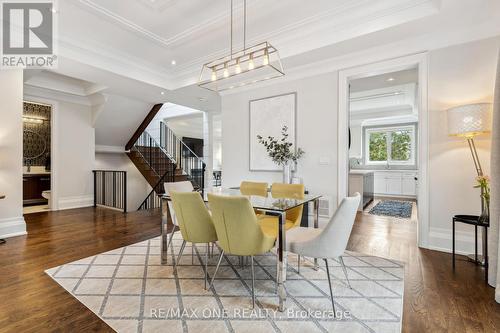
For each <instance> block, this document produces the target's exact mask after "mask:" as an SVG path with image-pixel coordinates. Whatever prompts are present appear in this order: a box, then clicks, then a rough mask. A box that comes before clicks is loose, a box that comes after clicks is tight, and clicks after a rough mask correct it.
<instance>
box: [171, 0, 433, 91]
mask: <svg viewBox="0 0 500 333" xmlns="http://www.w3.org/2000/svg"><path fill="white" fill-rule="evenodd" d="M369 3H372V1H368V0H358V1H353V2H349V3H347V4H344V5H341V6H337V7H335V8H332V9H331V10H329V11H326V12H322V13H320V14H317V15H314V16H311V17H308V18H305V19H303V20H301V21H297V22H294V23H292V24H289V25H287V26H284V27H282V28H281V29H279V30H275V31H272V32H269V33H267V34H262V35H260V36H257V37H255V38H252V39H250V40H249V41H248V42H247V45H251V44H254V43H257V42H258V41H264V40H272V41H273V42H272V44H273V45H274V46H278V48H279V49H280V56H281V58H282V60H283V59H284V58H286V57H290V56H294V55H297V54H300V53H304V52H307V51H308V50H312V49H317V48H320V47H323V46H327V45H331V44H334V43H338V42H341V41H344V40H348V39H351V38H355V37H359V36H360V32H359V27H360V26H368V27H377V28H371V30H370V31H368V32H366V31H364V32H363V34H366V33H370V32H375V31H377V30H383V29H386V28H389V27H391V26H394V25H397V24H402V23H405V22H409V21H412V20H415V19H418V18H422V17H424V16H428V15H431V14H436V13H437V12H438V11H439V7H438V6H437V0H417V1H415V0H404V1H398V2H395V3H394V6H392V7H390V8H384V9H383V10H378V11H375V12H371V11H369V10H368V7H367V6H368V4H369ZM353 12H355V13H356V16H357V18H354V17H353V18H351V19H349V16H353V15H354V14H352V13H353ZM408 15H411V16H408ZM338 16H342V22H340V23H337V22H338V20H336V19H335V18H336V17H338ZM388 17H389V18H391V19H390V20H387V18H388ZM386 21H388V22H389V23H385V22H386ZM314 22H323V23H318V24H313V23H314ZM345 22H348V23H345ZM383 23H385V25H382V24H383ZM297 30H298V31H300V36H297V34H293V33H292V32H293V31H297ZM322 31H323V32H325V31H328V33H321V32H322ZM325 36H329V38H324V37H325ZM301 40H302V41H304V42H303V43H301V42H300V41H301ZM291 43H293V47H290V46H288V47H286V45H290V44H291ZM300 45H302V47H301V46H300ZM282 46H283V47H282ZM227 53H228V51H227V50H218V51H216V52H213V53H211V54H209V55H204V56H202V57H199V58H197V59H194V60H192V61H191V62H189V63H186V64H184V65H182V66H178V67H177V68H176V70H174V71H173V75H174V76H175V82H179V81H180V82H183V81H184V82H189V79H190V78H191V80H192V77H193V76H194V75H196V74H197V73H198V69H197V68H201V66H202V65H203V64H205V63H207V62H208V61H210V60H213V59H216V58H220V57H221V56H223V55H224V54H227ZM195 68H196V69H195ZM191 83H192V82H191Z"/></svg>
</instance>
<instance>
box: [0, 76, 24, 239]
mask: <svg viewBox="0 0 500 333" xmlns="http://www.w3.org/2000/svg"><path fill="white" fill-rule="evenodd" d="M0 100H1V101H2V105H1V107H0V108H1V109H0V114H1V115H2V121H1V122H0V195H5V199H3V200H0V238H7V237H12V236H19V235H24V234H26V223H25V222H24V217H23V71H22V70H21V69H9V70H0Z"/></svg>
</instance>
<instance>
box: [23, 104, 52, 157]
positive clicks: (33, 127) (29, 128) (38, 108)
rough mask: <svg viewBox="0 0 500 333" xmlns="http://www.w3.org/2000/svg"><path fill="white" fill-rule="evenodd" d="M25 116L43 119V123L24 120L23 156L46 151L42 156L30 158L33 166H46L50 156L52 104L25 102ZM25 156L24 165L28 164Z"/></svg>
mask: <svg viewBox="0 0 500 333" xmlns="http://www.w3.org/2000/svg"><path fill="white" fill-rule="evenodd" d="M23 116H24V117H30V118H36V119H43V122H42V123H32V122H27V121H23V156H24V157H25V158H26V157H32V156H36V155H39V154H40V153H42V152H44V153H43V155H42V156H40V157H38V158H35V159H30V160H29V164H30V165H32V166H45V165H46V162H47V158H50V106H49V105H41V104H34V103H27V102H24V103H23ZM25 158H23V165H25V166H26V165H27V162H28V161H26V159H25Z"/></svg>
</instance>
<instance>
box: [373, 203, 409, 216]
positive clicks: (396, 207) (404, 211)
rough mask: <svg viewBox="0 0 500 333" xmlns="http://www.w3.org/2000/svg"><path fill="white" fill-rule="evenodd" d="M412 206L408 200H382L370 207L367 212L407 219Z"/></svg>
mask: <svg viewBox="0 0 500 333" xmlns="http://www.w3.org/2000/svg"><path fill="white" fill-rule="evenodd" d="M412 208H413V203H412V202H410V201H397V200H382V201H380V202H379V203H377V204H376V205H375V206H374V207H373V208H372V209H370V211H369V212H368V213H369V214H372V215H383V216H392V217H398V218H405V219H409V218H410V217H411V211H412Z"/></svg>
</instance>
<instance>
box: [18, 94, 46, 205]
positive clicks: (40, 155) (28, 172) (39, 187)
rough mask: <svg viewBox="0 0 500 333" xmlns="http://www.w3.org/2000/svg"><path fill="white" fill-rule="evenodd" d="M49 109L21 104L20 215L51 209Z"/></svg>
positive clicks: (40, 105) (26, 103)
mask: <svg viewBox="0 0 500 333" xmlns="http://www.w3.org/2000/svg"><path fill="white" fill-rule="evenodd" d="M51 147H52V106H51V105H48V104H41V103H34V102H28V101H25V102H23V213H24V214H29V213H38V212H46V211H49V210H50V209H51V188H52V185H51V184H52V181H51V179H52V174H51V173H52V171H51V170H52V169H51V165H52V159H51V158H52V153H51V152H52V148H51Z"/></svg>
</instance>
